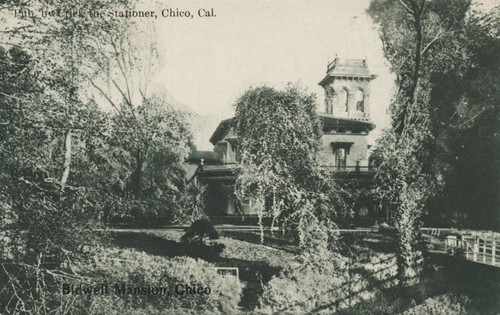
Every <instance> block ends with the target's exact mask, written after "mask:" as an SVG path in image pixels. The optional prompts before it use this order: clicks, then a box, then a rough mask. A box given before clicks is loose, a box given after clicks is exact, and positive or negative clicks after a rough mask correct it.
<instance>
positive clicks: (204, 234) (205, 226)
mask: <svg viewBox="0 0 500 315" xmlns="http://www.w3.org/2000/svg"><path fill="white" fill-rule="evenodd" d="M218 238H219V232H217V230H216V229H215V228H214V225H213V224H212V222H210V220H208V219H199V220H196V221H194V222H193V223H192V224H191V226H190V227H189V228H187V230H186V233H185V234H184V235H183V236H182V238H181V241H182V242H188V243H198V244H202V243H203V242H204V241H206V240H207V239H210V240H215V239H218Z"/></svg>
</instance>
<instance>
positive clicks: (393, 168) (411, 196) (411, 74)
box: [369, 0, 493, 285]
mask: <svg viewBox="0 0 500 315" xmlns="http://www.w3.org/2000/svg"><path fill="white" fill-rule="evenodd" d="M452 7H453V8H452ZM369 13H370V15H371V16H372V18H373V19H374V21H375V22H376V23H377V24H378V25H379V26H380V28H379V31H380V37H381V39H382V41H383V44H384V53H385V56H386V58H387V59H388V60H389V62H390V65H391V70H392V71H393V72H394V73H395V74H396V84H397V88H398V91H397V93H396V94H395V95H394V97H393V100H392V102H391V106H390V111H391V119H392V130H390V131H388V132H386V134H385V135H384V136H383V138H382V139H381V140H380V141H379V144H378V148H377V149H376V151H375V156H377V157H376V158H375V160H378V170H379V173H378V175H377V180H378V188H377V189H376V193H377V194H378V196H379V198H380V199H381V200H382V201H383V202H384V203H386V204H388V205H389V206H391V207H392V208H393V219H394V221H393V222H394V224H395V227H396V229H397V231H398V233H397V240H398V244H399V250H398V251H399V265H400V269H399V271H400V278H401V280H402V281H401V284H402V285H408V284H409V283H411V282H412V280H411V279H415V278H416V277H417V276H418V273H419V270H420V267H419V265H420V264H421V261H422V257H421V246H420V241H421V237H420V234H419V227H420V226H421V220H422V217H423V215H424V214H425V212H426V205H427V203H428V200H429V198H431V197H432V196H433V195H434V194H435V192H436V191H438V190H439V188H441V187H442V186H443V170H442V167H443V163H442V162H438V160H439V157H440V156H439V154H436V153H438V152H441V151H442V150H443V148H444V149H445V150H446V146H447V144H445V146H444V147H443V146H442V145H443V141H442V140H443V138H442V135H443V133H442V131H443V130H444V129H446V128H443V127H441V126H442V125H443V121H439V120H436V118H435V116H434V115H433V114H434V113H435V112H439V111H441V109H442V108H448V110H447V111H448V112H449V110H454V111H455V112H456V115H452V116H451V117H450V116H448V114H447V115H445V116H446V117H447V118H446V119H447V120H451V121H453V120H456V121H462V122H463V121H467V120H469V119H470V120H473V119H474V118H475V117H474V114H472V115H470V114H471V113H473V112H475V111H476V110H475V109H474V106H471V107H469V109H468V110H465V111H464V110H461V108H462V109H463V108H464V105H465V106H467V105H466V104H467V103H468V100H469V95H467V93H464V91H459V90H457V95H460V97H459V98H458V99H457V98H454V97H451V98H447V97H444V98H443V95H440V94H439V93H438V91H439V90H440V86H445V85H446V84H448V83H443V81H442V78H443V77H447V78H449V79H450V80H452V81H450V82H453V83H452V84H455V83H454V82H455V79H459V81H462V79H460V78H464V77H466V76H467V75H468V74H469V73H470V71H471V70H472V69H473V68H474V67H475V66H476V61H475V58H476V56H477V52H478V51H477V45H478V44H479V43H480V41H481V40H482V39H484V38H485V37H489V36H490V35H488V34H489V32H490V30H492V29H493V28H492V25H493V24H492V23H491V21H488V18H486V19H485V18H484V17H481V16H480V15H479V14H478V13H477V12H471V9H470V2H469V1H459V2H457V3H454V4H450V3H448V2H446V1H432V2H430V1H425V0H408V1H405V0H404V1H393V0H375V1H372V3H371V5H370V9H369ZM473 29H474V30H475V31H474V32H477V33H478V34H481V35H480V36H478V37H476V38H472V37H471V35H472V33H471V30H473ZM478 39H479V40H478ZM479 45H480V44H479ZM438 78H440V79H438ZM445 82H446V81H445ZM453 93H455V92H453ZM464 101H465V102H464ZM467 112H469V113H467ZM445 116H441V118H440V119H443V118H444V117H445ZM467 116H468V118H467ZM448 123H449V122H448ZM434 157H437V159H436V158H434Z"/></svg>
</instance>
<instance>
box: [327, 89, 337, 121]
mask: <svg viewBox="0 0 500 315" xmlns="http://www.w3.org/2000/svg"><path fill="white" fill-rule="evenodd" d="M334 95H335V91H334V90H333V88H332V87H331V86H329V87H327V88H326V92H325V96H326V100H325V104H326V113H327V114H333V97H334Z"/></svg>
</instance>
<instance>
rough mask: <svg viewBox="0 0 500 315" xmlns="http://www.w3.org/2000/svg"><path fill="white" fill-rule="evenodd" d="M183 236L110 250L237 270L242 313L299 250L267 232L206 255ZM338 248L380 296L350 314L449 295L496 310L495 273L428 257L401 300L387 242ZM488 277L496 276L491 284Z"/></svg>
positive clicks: (130, 237)
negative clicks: (204, 262) (187, 258)
mask: <svg viewBox="0 0 500 315" xmlns="http://www.w3.org/2000/svg"><path fill="white" fill-rule="evenodd" d="M182 235H183V232H182V231H175V230H163V231H161V230H142V231H137V232H117V233H115V234H114V237H113V244H114V245H115V246H117V247H120V248H133V249H136V250H139V251H144V252H145V253H147V254H149V255H158V256H164V257H175V256H191V257H194V258H202V259H204V260H207V261H209V262H211V263H213V264H215V265H216V266H220V267H238V268H239V273H240V279H241V280H242V281H244V282H245V284H246V287H245V289H244V291H243V297H242V299H241V302H240V307H241V309H242V310H243V311H246V312H250V311H253V310H255V308H256V307H257V306H258V305H259V297H260V296H261V294H262V286H263V285H265V284H266V283H267V282H269V281H270V279H271V278H272V277H273V276H275V275H278V274H279V272H280V271H281V269H282V268H283V267H284V266H285V264H286V263H287V262H288V261H290V260H291V259H292V258H293V257H294V256H295V255H296V254H298V253H299V248H298V247H297V246H295V245H294V244H292V243H290V242H289V241H287V240H285V239H283V238H282V237H280V235H279V234H274V235H273V234H270V232H267V234H266V235H265V242H264V244H260V235H259V233H258V232H245V231H223V232H221V237H220V239H218V240H217V241H216V242H217V243H219V244H224V245H225V249H224V251H223V252H222V254H221V255H220V256H218V255H205V254H204V253H200V252H199V251H197V250H194V249H193V248H190V247H189V246H187V245H186V244H183V243H181V242H180V238H181V236H182ZM340 244H341V246H340V247H341V253H342V254H343V255H344V256H346V257H349V256H350V257H351V258H352V270H353V272H356V273H358V274H361V275H362V276H363V279H365V280H368V283H369V287H368V288H366V290H368V289H369V290H372V289H374V290H376V292H378V293H377V297H376V298H375V299H373V300H370V301H367V302H361V303H359V304H357V305H354V306H353V307H352V308H351V309H350V310H347V312H348V313H351V314H377V313H378V314H384V313H388V312H389V313H398V312H402V311H404V310H406V309H408V308H411V307H413V306H415V305H416V304H420V303H424V301H425V300H426V299H428V298H431V297H435V296H438V295H440V294H447V293H456V294H465V295H466V296H469V297H470V298H471V300H472V301H473V306H474V308H475V309H478V310H479V311H480V312H481V313H485V314H489V313H495V311H498V310H500V305H499V303H498V301H500V299H498V297H499V296H498V292H499V287H500V284H499V281H500V278H499V277H497V276H499V275H500V273H499V270H497V269H498V268H496V269H492V268H494V267H491V268H487V267H488V266H479V265H478V264H473V263H470V262H463V261H460V263H459V264H458V263H457V261H458V260H457V259H456V258H454V257H449V256H446V255H438V254H432V255H430V256H429V257H427V260H426V261H427V263H426V268H425V270H424V276H423V277H422V280H421V282H420V283H419V284H418V285H416V286H415V287H413V288H411V289H410V290H408V291H407V292H406V295H405V296H404V297H402V296H401V291H400V290H399V288H398V287H397V286H396V285H395V283H396V282H395V281H396V280H395V270H396V265H395V258H394V256H395V254H394V253H395V248H394V246H393V243H392V240H391V238H390V237H389V236H384V235H382V234H376V233H364V234H362V235H359V234H356V235H344V236H343V237H342V242H341V243H340ZM471 264H472V265H471ZM490 275H494V276H493V278H492V277H491V276H490ZM495 277H496V279H495ZM361 293H362V292H361Z"/></svg>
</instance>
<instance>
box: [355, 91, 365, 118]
mask: <svg viewBox="0 0 500 315" xmlns="http://www.w3.org/2000/svg"><path fill="white" fill-rule="evenodd" d="M355 98H356V111H358V112H361V113H364V111H365V93H363V91H361V90H357V91H356V95H355Z"/></svg>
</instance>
